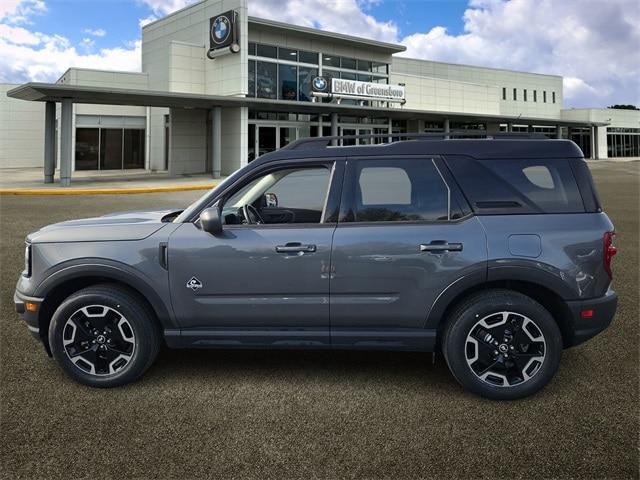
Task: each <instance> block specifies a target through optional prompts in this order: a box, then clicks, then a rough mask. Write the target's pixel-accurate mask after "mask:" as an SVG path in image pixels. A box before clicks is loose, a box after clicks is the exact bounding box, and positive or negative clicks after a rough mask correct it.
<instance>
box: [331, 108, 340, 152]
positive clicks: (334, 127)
mask: <svg viewBox="0 0 640 480" xmlns="http://www.w3.org/2000/svg"><path fill="white" fill-rule="evenodd" d="M331 136H332V137H337V136H338V113H337V112H333V113H332V114H331ZM331 145H332V146H334V147H335V146H336V145H338V140H337V139H335V138H334V139H332V140H331Z"/></svg>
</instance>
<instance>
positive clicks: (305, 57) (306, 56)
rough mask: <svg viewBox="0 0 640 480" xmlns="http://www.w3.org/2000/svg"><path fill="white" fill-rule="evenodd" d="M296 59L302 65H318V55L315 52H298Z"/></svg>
mask: <svg viewBox="0 0 640 480" xmlns="http://www.w3.org/2000/svg"><path fill="white" fill-rule="evenodd" d="M298 57H299V59H300V61H301V62H302V63H313V64H316V65H317V64H318V54H317V53H316V52H306V51H304V50H300V51H299V52H298Z"/></svg>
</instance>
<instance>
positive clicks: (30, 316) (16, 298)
mask: <svg viewBox="0 0 640 480" xmlns="http://www.w3.org/2000/svg"><path fill="white" fill-rule="evenodd" d="M42 300H44V299H42V298H37V297H29V296H27V295H24V294H22V293H20V292H19V291H18V290H16V291H15V293H14V294H13V303H14V305H15V307H16V313H18V314H19V315H20V316H21V317H22V318H23V319H24V321H25V323H26V324H27V328H28V329H29V332H30V333H31V335H33V336H34V337H35V338H37V339H38V340H40V341H42V337H41V335H40V319H39V314H40V307H41V305H42ZM27 304H31V305H36V308H35V310H32V309H31V308H27ZM45 334H46V332H45Z"/></svg>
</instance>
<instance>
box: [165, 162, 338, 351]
mask: <svg viewBox="0 0 640 480" xmlns="http://www.w3.org/2000/svg"><path fill="white" fill-rule="evenodd" d="M342 172H343V168H342V163H340V162H334V161H319V162H313V161H305V162H304V163H302V164H299V165H297V164H291V163H288V164H287V165H286V166H281V167H276V168H273V167H270V168H265V169H261V170H259V171H257V172H256V173H255V174H253V175H251V176H250V177H249V178H246V179H245V180H242V181H240V182H239V183H238V184H237V185H234V186H233V187H232V188H231V189H230V190H229V193H228V194H226V195H225V196H224V198H221V199H219V201H218V202H217V203H218V204H219V206H220V208H221V212H222V213H221V215H222V218H223V223H225V224H224V225H223V231H222V233H221V234H218V235H212V234H209V233H207V232H204V231H203V230H202V229H200V228H199V226H198V224H197V222H196V223H185V224H183V225H181V226H180V227H179V228H178V229H176V231H175V232H174V233H173V234H172V235H171V237H170V239H169V246H168V269H169V277H170V282H171V295H172V302H173V308H174V311H175V314H176V317H177V320H178V322H179V324H180V325H181V327H182V331H181V336H182V337H184V339H185V340H184V343H186V344H196V343H197V344H206V345H230V346H234V345H235V346H241V345H279V346H287V345H301V344H314V345H329V343H330V339H329V266H330V257H331V241H332V236H333V231H334V230H335V226H336V219H337V213H338V212H337V205H338V203H339V200H340V188H341V186H342ZM265 179H266V180H268V181H266V180H265ZM274 179H275V180H274ZM274 182H275V183H274ZM267 190H268V191H267ZM265 198H266V199H268V200H269V201H268V202H267V201H265ZM276 198H277V199H278V200H277V201H278V202H279V205H277V206H275V205H274V204H273V203H274V202H275V199H276ZM243 202H246V203H248V204H250V205H251V208H252V209H255V211H257V212H258V214H259V213H260V211H263V212H264V216H265V219H266V220H265V221H267V222H269V223H262V224H255V223H246V219H244V218H243V215H244V213H243V211H242V210H243V209H242V205H244V203H243ZM276 208H279V209H280V210H281V211H288V210H291V211H293V212H296V211H297V209H300V210H301V211H305V212H307V214H306V215H304V216H301V217H298V220H297V221H295V218H294V217H295V215H293V216H291V215H271V214H272V213H273V211H271V212H269V209H271V210H274V209H276ZM252 211H254V210H252ZM309 212H314V213H313V214H312V215H310V214H309ZM249 215H250V216H251V215H254V214H252V213H250V214H249ZM263 220H264V219H263ZM279 222H286V223H279ZM189 339H191V340H189Z"/></svg>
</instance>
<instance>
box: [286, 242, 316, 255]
mask: <svg viewBox="0 0 640 480" xmlns="http://www.w3.org/2000/svg"><path fill="white" fill-rule="evenodd" d="M315 251H316V246H315V245H302V244H301V243H297V242H291V243H287V244H286V245H278V246H277V247H276V252H278V253H299V252H302V253H313V252H315Z"/></svg>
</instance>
